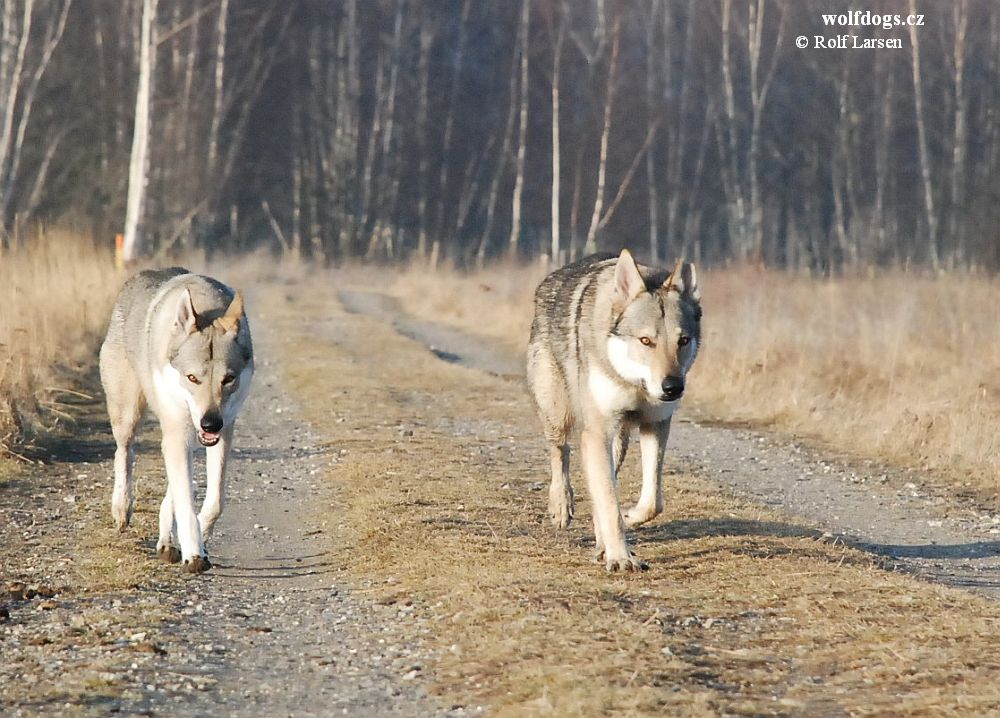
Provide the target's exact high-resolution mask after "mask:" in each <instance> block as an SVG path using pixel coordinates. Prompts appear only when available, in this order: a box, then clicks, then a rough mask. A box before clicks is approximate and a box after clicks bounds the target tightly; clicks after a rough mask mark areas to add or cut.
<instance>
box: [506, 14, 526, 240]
mask: <svg viewBox="0 0 1000 718" xmlns="http://www.w3.org/2000/svg"><path fill="white" fill-rule="evenodd" d="M530 16H531V1H530V0H521V31H520V32H521V40H520V45H521V103H520V104H521V111H520V120H519V122H518V129H517V170H516V174H515V176H514V196H513V197H512V198H511V211H510V237H509V238H508V239H507V252H508V254H509V256H510V257H511V258H512V259H513V258H515V257H517V250H518V243H519V241H520V238H521V197H522V196H523V194H524V160H525V155H526V153H527V147H526V144H527V135H528V22H529V20H530Z"/></svg>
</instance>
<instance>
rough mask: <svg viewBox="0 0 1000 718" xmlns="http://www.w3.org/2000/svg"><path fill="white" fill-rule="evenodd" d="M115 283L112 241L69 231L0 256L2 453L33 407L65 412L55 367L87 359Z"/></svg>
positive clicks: (45, 234) (43, 235) (54, 414)
mask: <svg viewBox="0 0 1000 718" xmlns="http://www.w3.org/2000/svg"><path fill="white" fill-rule="evenodd" d="M120 281H121V280H120V277H119V276H118V275H117V274H116V272H115V269H114V263H113V260H112V254H111V249H110V247H108V248H105V247H98V246H97V245H96V244H95V242H94V241H93V240H92V239H91V238H90V237H87V236H84V235H80V234H75V233H72V232H67V231H57V230H54V231H43V230H39V232H38V234H37V236H34V237H29V238H28V239H27V240H26V241H25V244H24V245H23V246H22V247H20V248H18V249H14V250H10V249H8V250H5V251H4V252H3V254H2V255H0V307H3V310H2V311H0V453H2V452H3V451H4V449H8V450H9V449H11V447H12V446H13V445H14V444H16V442H17V441H18V440H19V439H20V438H22V436H23V432H24V430H25V428H26V427H25V424H26V423H28V422H29V421H30V420H31V419H33V418H37V417H38V415H39V413H44V414H45V415H46V417H47V418H49V419H58V418H60V417H65V414H66V412H65V411H64V410H63V407H62V401H61V400H62V399H63V398H64V397H65V396H66V395H67V390H72V389H73V387H72V386H66V384H67V383H70V382H66V381H64V380H63V379H61V378H60V377H59V371H60V369H62V368H77V367H79V366H80V365H81V364H87V363H91V362H92V361H93V358H94V356H96V352H97V344H98V341H99V338H100V334H101V333H102V332H103V330H104V327H105V326H106V323H107V318H108V312H109V311H110V309H111V304H112V303H113V301H114V297H115V293H116V292H117V290H118V287H119V285H120Z"/></svg>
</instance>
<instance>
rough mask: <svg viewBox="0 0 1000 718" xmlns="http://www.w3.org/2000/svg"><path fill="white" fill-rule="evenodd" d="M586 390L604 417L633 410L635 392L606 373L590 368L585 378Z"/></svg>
mask: <svg viewBox="0 0 1000 718" xmlns="http://www.w3.org/2000/svg"><path fill="white" fill-rule="evenodd" d="M587 388H588V389H590V396H591V397H592V398H593V400H594V404H595V405H596V406H597V409H598V410H599V411H600V412H601V414H603V415H604V416H612V415H614V414H620V413H621V412H623V411H631V410H632V409H634V408H635V392H634V391H632V390H630V389H627V388H625V387H623V386H622V385H621V383H620V382H617V381H615V380H614V379H612V378H611V377H610V376H608V374H607V373H606V372H604V371H603V370H601V369H599V368H597V367H591V369H590V373H589V375H588V377H587Z"/></svg>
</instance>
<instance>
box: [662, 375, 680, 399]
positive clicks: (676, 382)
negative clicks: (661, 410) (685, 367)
mask: <svg viewBox="0 0 1000 718" xmlns="http://www.w3.org/2000/svg"><path fill="white" fill-rule="evenodd" d="M660 388H661V389H662V390H663V400H664V401H674V400H675V399H680V398H681V394H683V393H684V377H682V376H668V377H667V378H666V379H664V380H663V384H662V386H661V387H660Z"/></svg>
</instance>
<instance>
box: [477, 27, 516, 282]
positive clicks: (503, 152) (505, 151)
mask: <svg viewBox="0 0 1000 718" xmlns="http://www.w3.org/2000/svg"><path fill="white" fill-rule="evenodd" d="M518 45H519V42H515V43H514V52H513V55H512V56H511V62H510V82H509V85H508V94H507V120H506V122H505V123H504V132H503V143H502V145H501V147H500V154H499V156H498V157H497V167H496V171H495V172H494V173H493V181H492V182H491V183H490V192H489V196H488V197H487V200H486V225H485V226H484V227H483V234H482V236H481V237H480V238H479V249H477V250H476V265H477V266H478V267H480V268H482V267H483V265H484V264H485V262H486V253H487V251H488V250H489V244H490V237H491V236H492V234H493V223H494V221H495V219H496V207H497V200H498V198H499V196H500V182H501V181H502V180H503V175H504V171H505V170H506V169H507V160H508V158H509V157H510V145H511V143H512V142H513V137H514V120H515V118H516V116H517V103H516V102H515V100H514V96H515V95H516V94H517V76H518V73H517V68H518V64H517V57H518V49H519V48H518Z"/></svg>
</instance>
